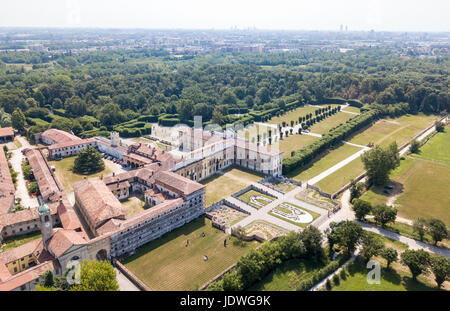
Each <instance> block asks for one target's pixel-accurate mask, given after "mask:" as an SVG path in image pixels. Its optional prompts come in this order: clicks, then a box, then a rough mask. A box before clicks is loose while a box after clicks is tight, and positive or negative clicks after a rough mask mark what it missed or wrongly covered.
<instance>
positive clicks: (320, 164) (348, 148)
mask: <svg viewBox="0 0 450 311" xmlns="http://www.w3.org/2000/svg"><path fill="white" fill-rule="evenodd" d="M304 136H306V135H304ZM360 150H361V148H359V147H356V146H352V145H347V144H344V145H341V146H340V147H338V148H336V149H334V150H331V151H330V152H329V153H327V154H326V155H325V156H323V157H322V158H321V159H319V160H318V161H315V162H314V163H312V164H310V165H309V166H308V167H302V168H299V169H297V170H294V171H293V172H291V173H289V174H288V177H290V178H293V179H295V180H300V181H302V182H305V181H307V180H309V179H311V178H313V177H314V176H317V175H319V174H320V173H322V172H323V171H325V170H327V169H329V168H330V167H332V166H333V165H336V164H337V163H339V162H341V161H342V160H344V159H346V158H348V157H349V156H351V155H352V154H355V153H356V152H358V151H360Z"/></svg>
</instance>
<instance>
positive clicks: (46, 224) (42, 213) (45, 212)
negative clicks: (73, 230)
mask: <svg viewBox="0 0 450 311" xmlns="http://www.w3.org/2000/svg"><path fill="white" fill-rule="evenodd" d="M38 214H39V221H40V224H41V233H42V241H43V242H44V247H45V248H46V249H47V241H48V240H49V239H50V238H51V237H52V236H53V224H52V218H51V215H50V208H49V207H48V205H47V204H43V205H41V206H40V207H39V209H38Z"/></svg>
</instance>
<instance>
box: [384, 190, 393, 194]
mask: <svg viewBox="0 0 450 311" xmlns="http://www.w3.org/2000/svg"><path fill="white" fill-rule="evenodd" d="M383 192H384V193H386V194H391V193H390V192H389V190H383Z"/></svg>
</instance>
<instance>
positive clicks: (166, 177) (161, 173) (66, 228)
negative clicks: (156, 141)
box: [0, 128, 283, 290]
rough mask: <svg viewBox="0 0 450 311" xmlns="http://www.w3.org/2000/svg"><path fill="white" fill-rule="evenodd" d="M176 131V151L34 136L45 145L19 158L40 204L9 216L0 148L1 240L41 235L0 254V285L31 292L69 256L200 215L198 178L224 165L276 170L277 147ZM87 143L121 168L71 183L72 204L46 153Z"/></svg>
mask: <svg viewBox="0 0 450 311" xmlns="http://www.w3.org/2000/svg"><path fill="white" fill-rule="evenodd" d="M178 135H179V141H180V149H181V150H183V152H181V155H180V153H174V154H172V153H171V152H168V151H161V150H158V149H156V148H154V147H150V146H148V145H146V144H143V143H135V144H131V145H128V146H125V145H123V144H122V142H121V141H120V138H119V137H118V134H117V133H112V134H111V139H105V138H101V137H95V138H89V139H80V138H79V137H77V136H75V135H73V134H71V133H67V132H64V131H60V130H56V129H49V130H47V131H45V132H43V133H40V134H38V135H37V136H36V138H37V139H38V140H39V141H41V142H42V143H44V144H46V145H47V146H46V147H40V148H35V149H28V150H26V151H25V156H26V159H27V160H28V162H29V163H30V165H31V166H32V172H33V175H34V178H35V180H36V182H37V183H38V186H39V190H40V198H39V199H40V201H41V203H42V204H41V206H40V207H33V208H29V209H26V210H24V211H19V212H15V213H10V209H11V207H12V202H13V201H14V186H13V185H12V182H11V176H9V170H8V167H7V165H8V164H7V161H6V158H5V155H4V153H3V150H0V165H1V166H0V172H1V175H0V189H2V197H0V204H1V207H0V241H1V240H2V239H5V238H9V237H14V236H19V235H23V234H26V233H31V232H34V231H38V230H40V231H41V233H42V237H41V238H38V239H36V240H33V241H32V242H28V243H26V244H23V245H21V246H19V247H16V248H13V249H11V250H8V251H5V252H2V253H0V290H31V289H33V288H34V286H35V284H36V282H37V281H39V280H40V278H41V276H42V274H43V273H44V272H45V271H47V270H51V271H53V272H54V273H55V274H57V275H62V274H63V272H64V271H65V269H66V267H67V265H68V263H69V262H71V261H74V260H84V259H97V260H105V259H113V258H117V257H122V256H127V255H129V254H132V253H134V252H135V250H136V248H138V247H140V246H142V245H144V244H146V243H148V242H150V241H152V240H154V239H156V238H158V237H160V236H162V235H163V234H165V233H167V232H169V231H171V230H173V229H175V228H177V227H180V226H182V225H184V224H185V223H187V222H190V221H191V220H193V219H195V218H197V217H199V216H200V215H202V214H203V213H204V208H205V206H204V186H203V185H201V184H200V183H198V181H200V180H202V179H205V178H207V177H208V176H211V175H213V174H214V173H216V172H217V171H220V170H222V169H224V168H226V167H228V166H230V165H239V166H243V167H246V168H249V169H252V170H255V171H259V172H262V173H265V174H268V175H275V176H277V175H280V174H281V169H282V157H283V154H282V152H279V151H278V150H275V149H271V148H270V147H266V146H262V145H261V146H260V145H257V144H252V143H249V142H248V141H245V140H242V139H239V138H237V136H236V135H235V134H234V133H225V134H224V133H210V132H206V131H203V130H202V129H195V130H193V129H189V128H185V129H183V130H180V131H179V133H178ZM89 146H91V147H95V148H97V149H98V150H99V151H101V152H104V153H106V154H108V155H112V156H114V157H116V158H118V159H120V160H122V161H124V163H126V164H127V170H126V171H125V172H123V173H118V174H113V175H112V176H106V177H101V178H85V179H83V180H81V181H79V182H76V183H74V184H73V185H72V186H73V190H74V198H75V202H74V204H71V203H70V201H69V199H68V195H67V194H66V193H65V192H64V190H63V188H62V186H61V184H60V182H59V181H58V179H57V177H56V175H55V174H54V172H53V170H52V168H51V167H50V166H49V163H48V161H47V157H49V158H63V157H68V156H73V155H76V154H77V153H78V152H79V151H80V150H82V149H84V148H86V147H89ZM3 189H5V191H3ZM3 193H4V195H3ZM136 194H138V195H139V196H140V197H141V198H143V200H144V201H145V205H146V207H147V208H146V209H145V210H144V211H143V212H141V213H140V214H138V215H135V216H132V217H129V218H127V217H126V213H125V209H124V207H123V205H122V204H121V202H120V200H123V199H126V198H128V197H130V196H133V195H136Z"/></svg>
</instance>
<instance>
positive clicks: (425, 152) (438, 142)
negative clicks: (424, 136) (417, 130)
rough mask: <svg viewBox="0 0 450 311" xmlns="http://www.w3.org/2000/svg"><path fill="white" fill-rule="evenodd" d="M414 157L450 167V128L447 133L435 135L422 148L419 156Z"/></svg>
mask: <svg viewBox="0 0 450 311" xmlns="http://www.w3.org/2000/svg"><path fill="white" fill-rule="evenodd" d="M413 156H414V157H418V158H422V159H429V160H434V161H438V162H441V163H444V164H448V165H450V128H449V127H447V128H446V130H445V132H443V133H437V134H436V135H434V136H433V137H432V138H431V139H430V140H429V141H428V142H427V143H426V144H425V145H423V146H422V147H421V148H420V152H419V154H414V155H413Z"/></svg>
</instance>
